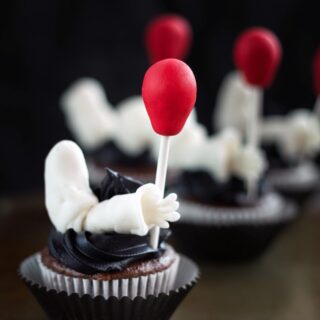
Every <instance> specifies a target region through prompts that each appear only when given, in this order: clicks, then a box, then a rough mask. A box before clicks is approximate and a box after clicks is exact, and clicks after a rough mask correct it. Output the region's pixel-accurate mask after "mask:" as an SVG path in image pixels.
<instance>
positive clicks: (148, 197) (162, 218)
mask: <svg viewBox="0 0 320 320" xmlns="http://www.w3.org/2000/svg"><path fill="white" fill-rule="evenodd" d="M137 194H138V195H139V197H140V201H141V209H142V214H143V217H144V220H145V223H146V224H147V226H148V228H149V229H151V228H153V227H155V226H158V227H160V228H169V223H168V222H175V221H177V220H179V219H180V214H179V213H178V212H176V210H178V208H179V202H178V201H177V195H176V194H175V193H170V194H169V195H168V196H166V197H165V198H162V196H161V192H160V190H159V188H158V187H157V186H156V185H154V184H151V183H149V184H146V185H144V186H142V187H140V188H139V189H138V190H137Z"/></svg>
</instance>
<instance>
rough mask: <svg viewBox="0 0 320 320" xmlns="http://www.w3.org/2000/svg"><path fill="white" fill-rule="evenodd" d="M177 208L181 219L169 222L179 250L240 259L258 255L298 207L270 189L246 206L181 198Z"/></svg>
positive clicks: (199, 254)
mask: <svg viewBox="0 0 320 320" xmlns="http://www.w3.org/2000/svg"><path fill="white" fill-rule="evenodd" d="M179 212H180V213H181V219H180V220H179V221H178V222H177V223H175V224H174V225H173V226H172V229H173V236H174V239H175V245H176V246H177V248H178V250H180V251H181V252H183V253H187V254H192V255H193V256H197V257H201V258H205V259H213V260H239V259H240V260H242V259H251V258H254V257H257V256H259V255H261V254H262V253H263V252H264V251H265V250H266V249H267V248H268V247H269V246H270V245H271V243H272V242H273V240H274V239H275V237H276V236H277V235H278V234H279V232H280V231H281V230H282V229H283V228H284V227H286V226H287V225H288V224H289V223H290V222H291V221H293V220H294V218H295V217H296V216H297V212H298V210H297V207H296V206H295V205H294V204H293V203H292V202H290V201H288V200H286V199H284V198H283V197H281V196H280V195H278V194H274V193H270V194H267V195H265V196H264V197H263V198H262V199H261V200H260V201H259V204H258V205H257V206H253V207H246V208H244V207H243V208H232V207H217V206H210V205H205V204H201V203H197V202H191V201H186V200H181V201H180V209H179ZM190 234H192V241H189V238H190ZM203 243H208V244H209V245H208V246H205V247H204V246H203ZM186 244H187V245H186Z"/></svg>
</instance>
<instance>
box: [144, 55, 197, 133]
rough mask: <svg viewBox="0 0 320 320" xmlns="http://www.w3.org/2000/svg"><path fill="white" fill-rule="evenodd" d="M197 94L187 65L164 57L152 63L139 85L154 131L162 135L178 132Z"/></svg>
mask: <svg viewBox="0 0 320 320" xmlns="http://www.w3.org/2000/svg"><path fill="white" fill-rule="evenodd" d="M196 96H197V83H196V79H195V77H194V74H193V72H192V70H191V69H190V68H189V66H188V65H187V64H185V63H184V62H182V61H180V60H177V59H165V60H161V61H159V62H157V63H155V64H153V65H152V66H151V67H150V68H149V69H148V70H147V72H146V74H145V76H144V79H143V84H142V97H143V101H144V104H145V106H146V109H147V112H148V115H149V118H150V121H151V124H152V127H153V130H154V131H155V132H157V133H158V134H160V135H163V136H174V135H176V134H178V133H179V132H180V131H181V130H182V128H183V126H184V124H185V122H186V120H187V118H188V116H189V114H190V112H191V110H192V108H193V107H194V104H195V102H196Z"/></svg>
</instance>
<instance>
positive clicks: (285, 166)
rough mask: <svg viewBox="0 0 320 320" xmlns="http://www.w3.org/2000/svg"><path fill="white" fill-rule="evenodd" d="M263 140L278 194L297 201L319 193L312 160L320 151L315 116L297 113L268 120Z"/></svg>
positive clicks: (262, 130) (270, 175)
mask: <svg viewBox="0 0 320 320" xmlns="http://www.w3.org/2000/svg"><path fill="white" fill-rule="evenodd" d="M261 140H262V146H263V148H264V150H265V152H266V155H267V158H268V162H269V170H268V179H269V181H270V183H271V185H272V186H273V187H274V188H275V189H276V190H277V191H279V192H280V193H281V194H283V195H285V196H288V197H290V198H292V199H294V200H296V201H301V200H304V199H305V198H306V197H308V196H310V195H311V194H312V193H313V192H314V191H316V189H317V188H318V185H319V182H318V181H319V177H320V175H319V170H318V168H317V167H316V165H315V164H314V163H313V162H312V159H313V158H314V157H315V156H316V154H317V153H318V152H319V150H320V126H319V122H318V119H317V118H316V115H315V114H313V113H312V112H310V111H307V110H296V111H293V112H291V113H290V114H289V115H288V116H273V117H269V118H266V119H264V121H263V124H262V126H261Z"/></svg>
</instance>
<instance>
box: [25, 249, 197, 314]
mask: <svg viewBox="0 0 320 320" xmlns="http://www.w3.org/2000/svg"><path fill="white" fill-rule="evenodd" d="M38 256H39V253H38V254H35V255H33V256H31V257H29V258H27V259H25V260H24V261H23V262H22V263H21V265H20V268H19V274H20V276H21V278H22V280H23V281H24V282H25V284H26V285H27V287H28V288H29V289H30V291H31V292H32V293H33V295H34V296H35V298H36V299H37V301H38V302H39V304H40V305H41V307H42V308H43V310H44V311H45V313H46V314H47V316H48V318H49V319H55V320H57V319H61V320H64V319H83V320H89V319H90V320H96V319H118V320H138V319H140V320H147V319H148V320H149V319H159V320H162V319H169V318H170V317H171V315H172V314H173V312H174V311H175V309H176V308H177V306H178V305H179V304H180V303H181V301H182V300H183V299H184V298H185V296H186V295H187V294H188V292H189V291H190V290H191V288H192V287H193V286H194V285H195V283H196V282H197V280H198V277H199V269H198V267H197V265H196V264H195V263H194V262H193V261H191V260H190V259H188V258H187V257H185V256H183V255H180V262H179V265H178V270H177V276H176V279H175V282H174V283H173V285H172V288H171V290H170V292H168V293H164V292H159V293H158V295H148V296H146V297H145V298H144V297H141V296H137V297H134V298H129V297H128V296H122V297H120V296H110V297H109V298H107V299H106V298H104V297H103V296H101V295H98V296H96V297H94V298H93V297H92V296H90V295H89V294H84V295H82V296H81V295H79V294H77V293H73V294H70V295H69V294H68V293H67V292H66V291H57V290H53V289H51V290H49V289H48V288H47V287H46V286H45V285H44V282H43V278H42V273H41V271H40V265H39V260H38V259H39V258H38Z"/></svg>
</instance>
